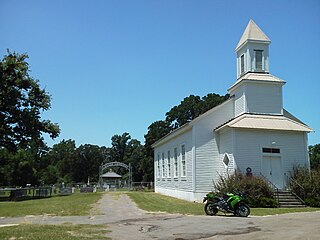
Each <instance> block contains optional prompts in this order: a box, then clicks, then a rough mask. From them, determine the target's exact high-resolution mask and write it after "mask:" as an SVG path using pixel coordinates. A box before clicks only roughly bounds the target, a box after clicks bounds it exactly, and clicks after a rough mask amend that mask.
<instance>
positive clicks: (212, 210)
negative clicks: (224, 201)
mask: <svg viewBox="0 0 320 240" xmlns="http://www.w3.org/2000/svg"><path fill="white" fill-rule="evenodd" d="M204 211H205V212H206V214H207V215H210V216H214V215H216V214H217V213H218V206H217V205H216V204H214V203H207V204H206V205H205V206H204Z"/></svg>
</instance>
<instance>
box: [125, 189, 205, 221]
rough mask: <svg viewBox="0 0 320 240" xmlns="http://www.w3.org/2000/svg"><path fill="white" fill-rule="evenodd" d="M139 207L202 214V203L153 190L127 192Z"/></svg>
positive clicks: (150, 209)
mask: <svg viewBox="0 0 320 240" xmlns="http://www.w3.org/2000/svg"><path fill="white" fill-rule="evenodd" d="M127 194H128V196H129V197H130V198H131V199H132V200H133V201H134V202H135V203H136V204H137V205H138V207H139V208H141V209H143V210H146V211H149V212H167V213H181V214H191V215H203V214H204V212H203V204H200V203H192V202H188V201H184V200H180V199H177V198H173V197H168V196H164V195H161V194H158V193H154V192H128V193H127Z"/></svg>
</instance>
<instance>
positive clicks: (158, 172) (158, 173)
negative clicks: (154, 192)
mask: <svg viewBox="0 0 320 240" xmlns="http://www.w3.org/2000/svg"><path fill="white" fill-rule="evenodd" d="M157 163H158V164H157V176H158V178H159V177H160V153H158V162H157Z"/></svg>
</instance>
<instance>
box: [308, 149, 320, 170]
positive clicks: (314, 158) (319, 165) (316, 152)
mask: <svg viewBox="0 0 320 240" xmlns="http://www.w3.org/2000/svg"><path fill="white" fill-rule="evenodd" d="M309 156H310V166H311V169H315V170H316V169H318V170H320V144H316V145H313V146H309Z"/></svg>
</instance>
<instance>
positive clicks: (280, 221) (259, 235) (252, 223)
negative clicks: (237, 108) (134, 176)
mask: <svg viewBox="0 0 320 240" xmlns="http://www.w3.org/2000/svg"><path fill="white" fill-rule="evenodd" d="M65 222H71V223H74V224H107V225H108V226H109V227H110V228H111V231H112V232H111V233H110V234H108V235H109V236H111V237H112V239H113V240H119V239H121V240H123V239H130V240H143V239H168V240H171V239H172V240H184V239H190V240H191V239H235V238H236V239H237V240H238V239H240V240H241V239H246V240H247V239H272V240H275V239H319V236H320V212H311V213H291V214H282V215H275V216H266V217H250V216H249V217H248V218H238V217H230V216H215V217H209V216H185V215H179V214H161V213H148V212H145V211H143V210H141V209H138V208H137V207H136V205H135V203H133V202H132V201H131V200H130V198H129V197H128V196H127V195H125V194H119V193H115V194H113V193H108V194H104V195H103V197H102V198H101V199H100V201H99V202H98V203H97V204H96V205H95V207H94V208H93V210H92V211H91V213H90V216H66V217H60V216H48V215H44V216H25V217H18V218H0V225H3V224H15V223H38V224H61V223H65Z"/></svg>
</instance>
